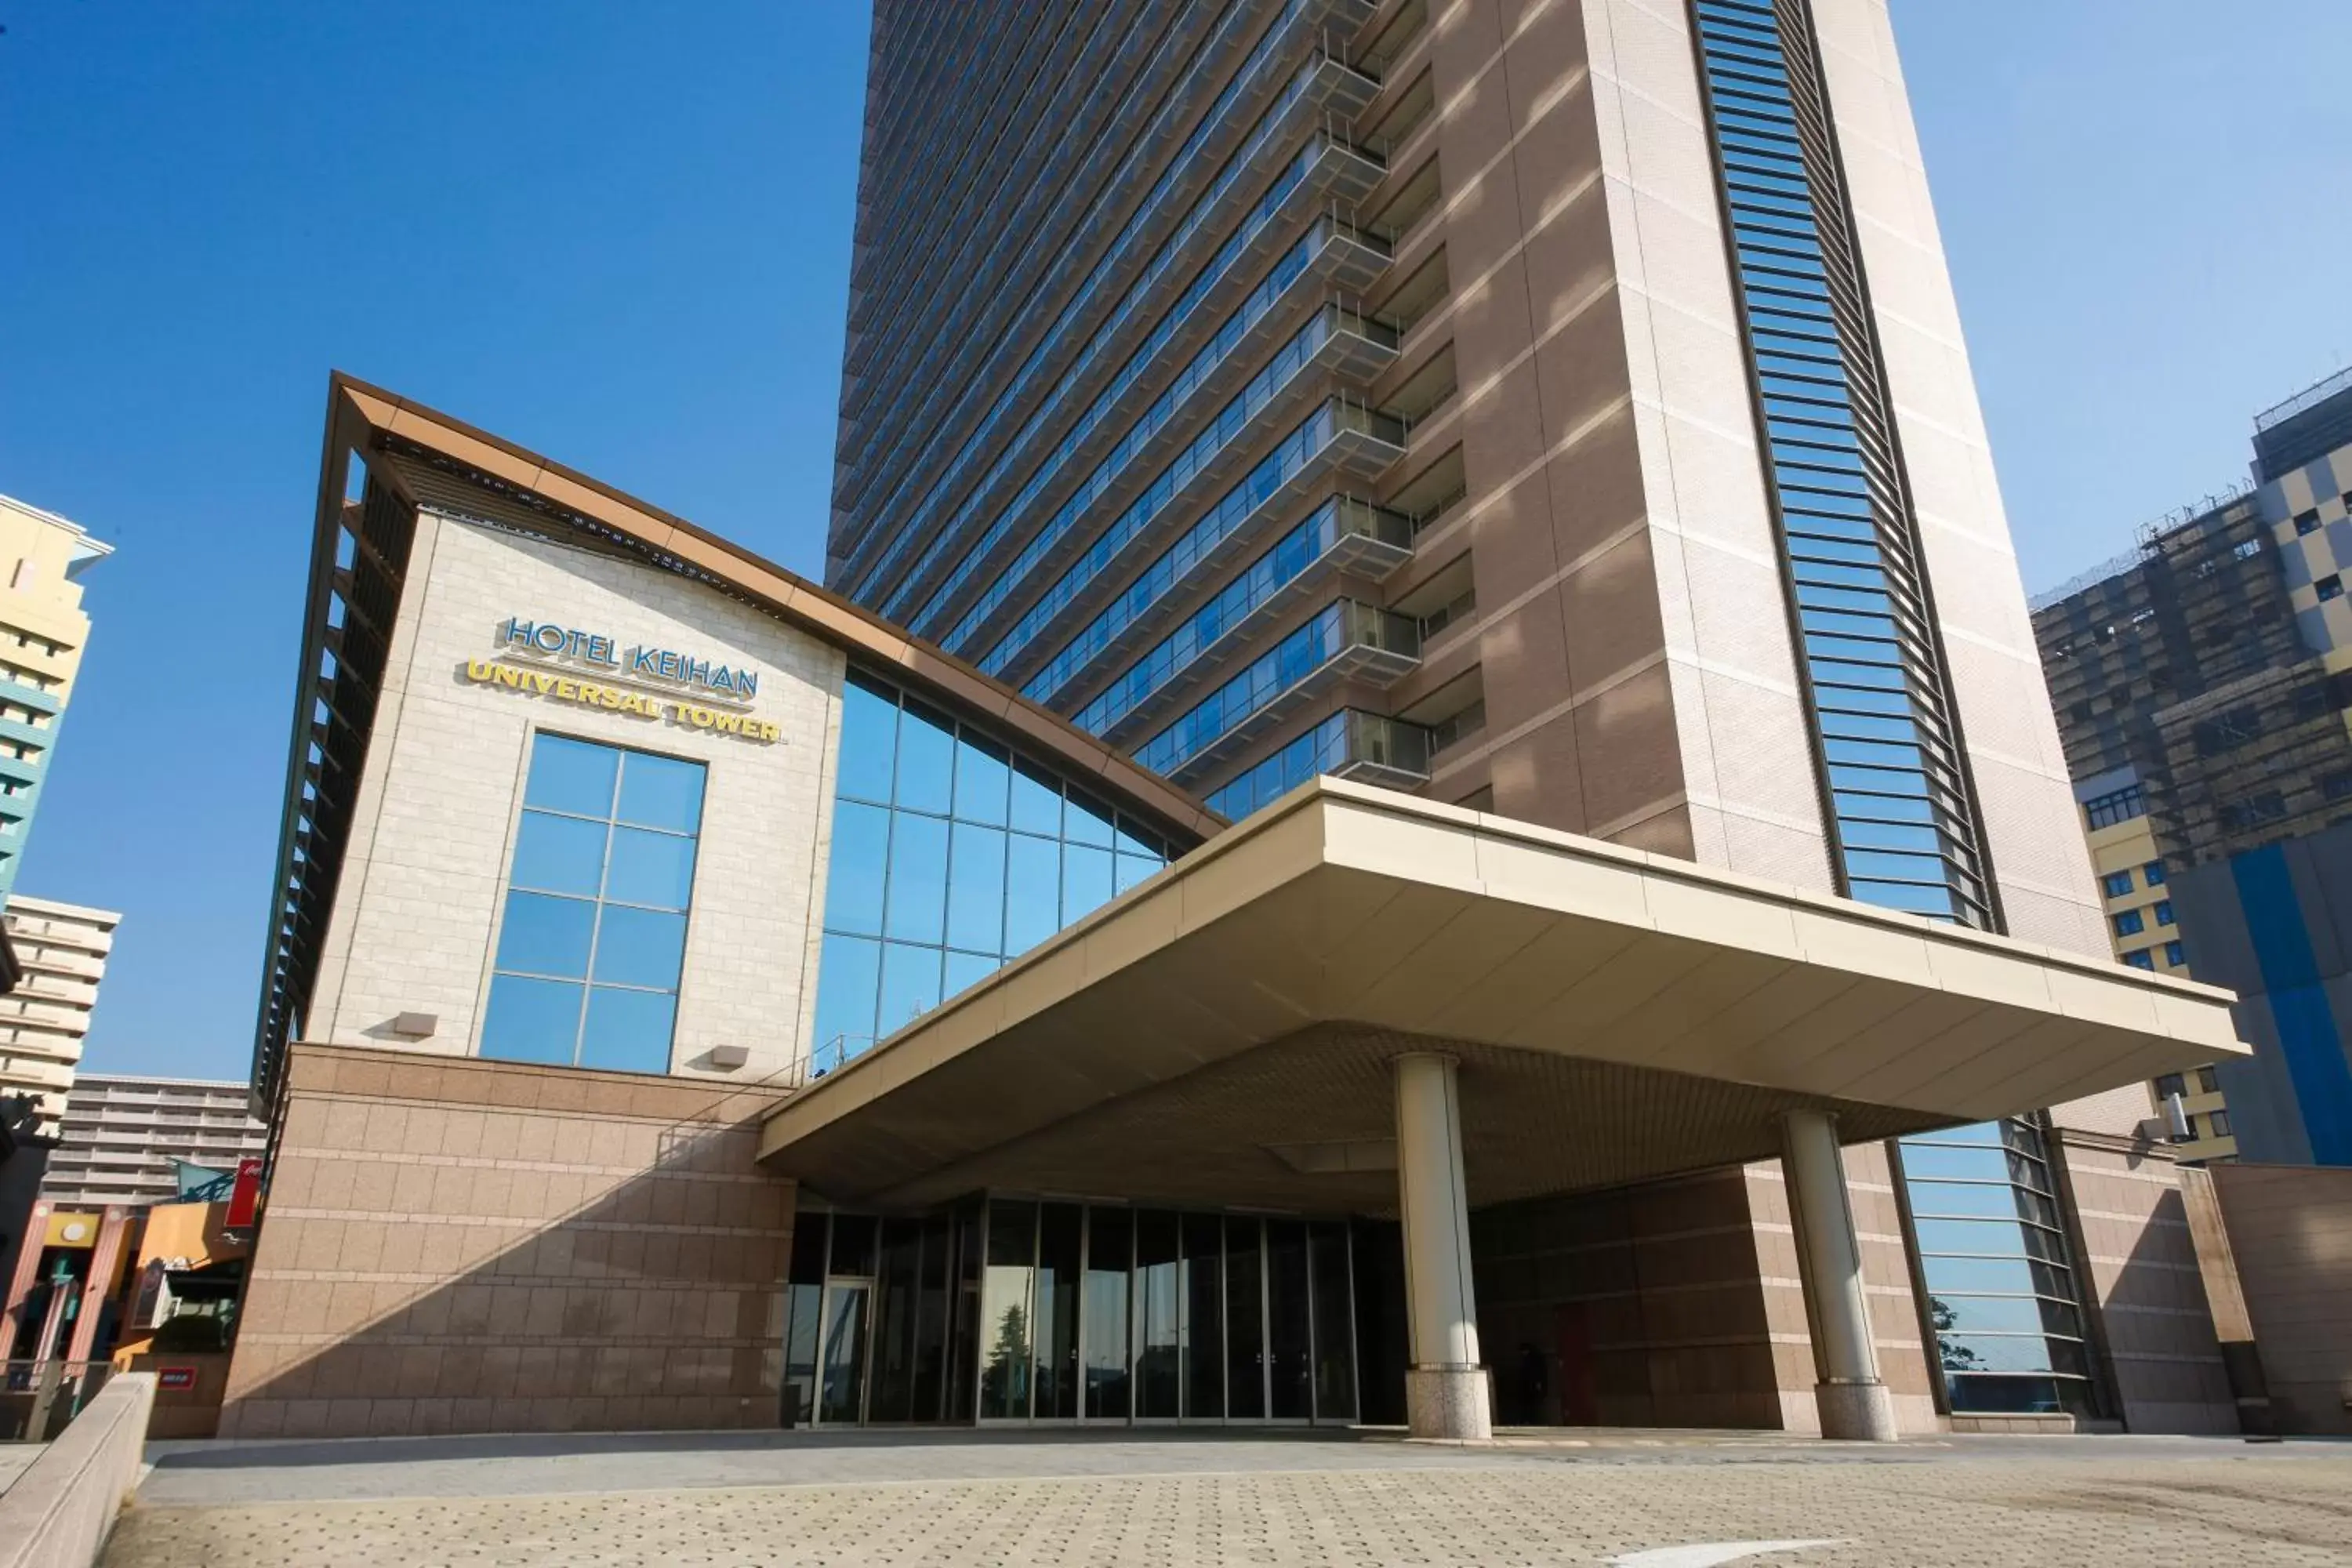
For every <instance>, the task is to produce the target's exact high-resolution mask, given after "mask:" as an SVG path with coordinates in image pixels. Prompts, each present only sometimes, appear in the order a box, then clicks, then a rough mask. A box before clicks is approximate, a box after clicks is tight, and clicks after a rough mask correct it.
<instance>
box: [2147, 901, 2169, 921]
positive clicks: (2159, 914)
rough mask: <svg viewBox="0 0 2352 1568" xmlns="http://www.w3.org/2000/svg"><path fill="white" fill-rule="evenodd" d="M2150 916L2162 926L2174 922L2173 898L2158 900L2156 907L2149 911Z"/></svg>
mask: <svg viewBox="0 0 2352 1568" xmlns="http://www.w3.org/2000/svg"><path fill="white" fill-rule="evenodd" d="M2148 918H2149V919H2151V920H2153V921H2156V923H2157V924H2158V925H2160V926H2168V925H2170V924H2172V900H2170V899H2158V900H2156V907H2155V908H2154V909H2152V910H2149V911H2148Z"/></svg>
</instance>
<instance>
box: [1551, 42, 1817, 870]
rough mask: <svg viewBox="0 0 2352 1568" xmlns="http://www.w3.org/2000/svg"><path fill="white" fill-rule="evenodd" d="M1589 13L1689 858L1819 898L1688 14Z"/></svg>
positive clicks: (1742, 354)
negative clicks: (1688, 833)
mask: <svg viewBox="0 0 2352 1568" xmlns="http://www.w3.org/2000/svg"><path fill="white" fill-rule="evenodd" d="M1560 9H1565V7H1560ZM1581 10H1582V23H1583V32H1584V36H1585V42H1586V47H1587V49H1588V51H1589V58H1590V61H1591V106H1592V113H1593V114H1594V116H1595V118H1596V120H1597V121H1598V125H1599V131H1600V151H1601V167H1602V170H1603V173H1604V175H1605V184H1604V189H1605V193H1606V201H1607V206H1608V212H1609V219H1610V235H1611V246H1612V258H1613V266H1614V269H1615V275H1616V280H1617V289H1616V298H1615V300H1614V312H1613V313H1614V314H1615V315H1616V317H1617V322H1616V325H1617V326H1618V328H1619V330H1620V331H1622V334H1623V338H1624V344H1625V355H1626V361H1627V363H1628V365H1629V367H1630V371H1631V387H1632V397H1633V426H1634V431H1635V436H1636V440H1637V443H1638V445H1639V447H1640V454H1641V458H1640V467H1641V485H1642V493H1643V497H1644V500H1645V507H1644V516H1645V522H1646V529H1645V535H1646V540H1645V548H1646V550H1647V552H1648V554H1649V555H1650V557H1651V558H1652V559H1653V560H1654V562H1655V563H1656V586H1655V593H1656V595H1657V602H1658V605H1659V611H1660V616H1661V627H1662V631H1663V637H1664V655H1665V661H1666V662H1665V675H1666V679H1667V682H1668V685H1669V687H1670V689H1671V690H1672V694H1673V702H1672V710H1673V714H1674V717H1675V721H1676V737H1677V741H1678V743H1679V748H1680V752H1679V763H1680V768H1679V771H1680V773H1681V775H1682V781H1683V786H1682V787H1683V790H1684V794H1685V800H1686V805H1685V811H1686V813H1687V816H1688V818H1689V822H1690V830H1691V853H1692V854H1693V856H1694V858H1696V859H1698V860H1700V861H1702V862H1704V863H1706V864H1708V865H1715V866H1725V867H1728V868H1731V869H1733V870H1737V871H1744V872H1747V873H1748V874H1750V875H1753V876H1759V877H1769V878H1771V879H1775V880H1778V881H1787V882H1793V883H1796V884H1797V885H1798V886H1800V887H1806V888H1812V889H1819V890H1821V891H1823V892H1826V891H1829V890H1830V889H1831V887H1832V882H1831V878H1830V868H1829V861H1828V839H1827V834H1826V828H1825V826H1824V824H1823V822H1822V798H1821V793H1820V790H1819V788H1818V786H1817V785H1816V784H1815V778H1814V775H1815V769H1814V763H1813V750H1812V742H1811V738H1810V734H1809V729H1808V725H1807V721H1806V717H1805V710H1804V705H1803V701H1802V700H1801V697H1800V695H1799V692H1798V678H1797V655H1796V647H1795V643H1794V638H1793V635H1792V632H1791V629H1790V620H1789V616H1788V615H1787V613H1786V610H1785V608H1784V606H1785V604H1786V590H1785V589H1784V587H1783V584H1782V574H1781V568H1780V550H1779V543H1778V542H1777V540H1776V538H1775V536H1774V524H1773V521H1772V513H1771V510H1770V505H1769V500H1767V497H1766V492H1765V480H1764V471H1763V465H1762V461H1761V458H1760V454H1759V450H1758V445H1757V426H1756V406H1755V399H1754V395H1753V392H1752V389H1751V386H1750V382H1749V376H1748V357H1747V351H1746V349H1745V347H1744V346H1743V343H1742V339H1741V331H1740V324H1739V316H1738V307H1737V305H1736V302H1735V301H1734V300H1733V297H1732V291H1731V282H1730V278H1729V275H1728V273H1727V270H1726V268H1725V265H1724V264H1725V262H1726V260H1727V255H1728V237H1727V235H1726V233H1725V231H1724V226H1723V220H1722V215H1721V205H1720V198H1719V196H1718V194H1717V179H1716V171H1715V156H1714V152H1713V149H1712V144H1711V142H1710V138H1709V135H1708V132H1707V128H1706V110H1705V107H1704V105H1703V103H1702V101H1701V97H1700V86H1699V77H1698V71H1697V67H1696V58H1697V57H1696V47H1695V44H1694V41H1693V39H1692V37H1691V33H1690V26H1689V18H1688V16H1687V14H1686V12H1685V9H1684V7H1683V6H1681V5H1655V4H1643V3H1639V0H1583V3H1582V6H1581ZM1565 499H1566V500H1568V502H1569V504H1570V505H1571V506H1573V505H1574V503H1575V498H1573V497H1569V498H1565ZM1612 760H1613V759H1612Z"/></svg>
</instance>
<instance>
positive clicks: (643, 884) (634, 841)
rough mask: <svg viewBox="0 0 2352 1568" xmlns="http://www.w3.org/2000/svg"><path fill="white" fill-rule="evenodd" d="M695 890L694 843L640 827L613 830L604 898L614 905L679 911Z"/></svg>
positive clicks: (606, 868)
mask: <svg viewBox="0 0 2352 1568" xmlns="http://www.w3.org/2000/svg"><path fill="white" fill-rule="evenodd" d="M693 890H694V840H693V838H692V837H688V836H687V835H685V834H678V833H656V832H653V831H651V830H650V829H647V828H643V827H615V828H614V829H613V849H612V856H611V858H610V860H609V861H608V862H607V863H606V866H605V869H604V897H606V898H607V899H610V900H613V901H614V902H615V903H623V904H645V905H646V906H648V907H650V908H653V909H656V910H682V909H684V908H686V900H687V897H688V894H690V893H691V892H692V891H693Z"/></svg>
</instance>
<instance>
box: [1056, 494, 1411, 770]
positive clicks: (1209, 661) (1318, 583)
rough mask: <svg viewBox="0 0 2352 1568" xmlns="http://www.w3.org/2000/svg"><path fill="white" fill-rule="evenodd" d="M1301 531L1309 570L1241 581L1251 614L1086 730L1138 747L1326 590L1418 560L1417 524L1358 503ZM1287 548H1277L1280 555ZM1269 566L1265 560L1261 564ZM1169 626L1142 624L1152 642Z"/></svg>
mask: <svg viewBox="0 0 2352 1568" xmlns="http://www.w3.org/2000/svg"><path fill="white" fill-rule="evenodd" d="M1299 528H1300V531H1305V532H1307V538H1308V542H1309V543H1310V545H1311V546H1312V547H1313V548H1314V553H1313V554H1312V556H1311V557H1310V558H1309V559H1307V561H1306V562H1305V563H1304V564H1303V565H1301V566H1300V567H1299V568H1298V569H1297V570H1296V571H1295V572H1294V573H1293V574H1291V575H1289V576H1287V577H1282V578H1278V579H1272V580H1269V581H1267V582H1266V583H1265V584H1263V585H1262V586H1259V585H1249V586H1247V587H1244V584H1246V581H1247V574H1244V577H1242V578H1237V579H1235V587H1236V588H1243V591H1244V592H1245V593H1246V595H1247V604H1246V607H1243V608H1240V609H1239V610H1238V611H1237V613H1235V614H1234V617H1233V618H1232V619H1231V620H1230V621H1227V622H1225V623H1224V624H1223V626H1220V627H1219V628H1218V629H1217V630H1216V631H1215V632H1214V633H1213V635H1211V636H1210V637H1207V639H1206V640H1204V641H1203V642H1202V644H1201V646H1200V648H1199V651H1198V652H1197V653H1196V654H1194V655H1193V656H1192V658H1189V659H1187V660H1185V661H1184V662H1182V663H1181V665H1179V666H1177V667H1176V668H1172V669H1171V670H1170V671H1169V672H1168V676H1167V679H1164V680H1162V681H1161V682H1160V684H1159V685H1158V686H1156V687H1155V688H1153V689H1151V691H1150V693H1149V694H1148V695H1146V696H1144V697H1142V698H1140V699H1139V700H1136V701H1135V702H1134V703H1133V704H1132V705H1131V706H1130V707H1129V708H1128V709H1127V710H1125V711H1124V712H1121V713H1118V715H1117V716H1116V717H1113V718H1108V720H1107V721H1106V723H1105V725H1104V727H1103V728H1102V729H1100V730H1096V729H1095V728H1094V726H1093V725H1092V724H1090V723H1089V722H1088V721H1087V714H1086V713H1084V712H1082V713H1081V714H1080V715H1079V719H1078V725H1079V728H1081V729H1085V730H1088V731H1091V732H1093V733H1097V734H1100V735H1101V736H1102V737H1103V738H1104V739H1106V740H1108V741H1110V742H1113V743H1114V744H1117V745H1120V746H1125V745H1128V744H1129V743H1131V742H1133V740H1134V739H1135V737H1136V736H1138V735H1139V734H1141V733H1142V732H1143V731H1145V730H1146V729H1147V728H1148V727H1149V726H1150V724H1151V723H1152V722H1153V721H1155V720H1156V719H1158V718H1159V717H1160V716H1161V715H1163V714H1165V713H1167V712H1168V711H1169V710H1171V709H1172V708H1174V707H1175V706H1176V704H1177V703H1178V702H1180V701H1181V700H1182V699H1183V697H1184V695H1185V693H1186V692H1187V691H1189V690H1192V689H1195V688H1196V687H1197V686H1198V685H1199V684H1200V682H1202V680H1204V679H1208V678H1210V677H1211V676H1213V674H1215V672H1216V671H1217V670H1219V669H1220V668H1223V667H1225V666H1227V665H1229V664H1231V663H1233V662H1234V660H1235V659H1236V658H1240V657H1242V655H1243V654H1244V652H1245V650H1247V649H1248V648H1249V647H1252V646H1253V645H1255V644H1257V643H1259V642H1261V641H1262V640H1263V639H1264V637H1265V635H1266V633H1267V632H1268V631H1269V629H1270V628H1272V627H1273V626H1275V625H1276V624H1277V623H1278V622H1279V621H1280V620H1281V619H1282V618H1283V617H1284V616H1286V615H1287V614H1288V613H1289V612H1290V611H1291V610H1293V609H1295V608H1296V607H1297V605H1298V604H1299V603H1300V601H1302V600H1304V599H1306V598H1307V597H1308V596H1309V595H1312V594H1314V593H1315V592H1316V591H1317V590H1318V588H1322V587H1325V586H1328V584H1331V583H1332V582H1334V581H1335V580H1337V579H1339V578H1340V577H1343V576H1347V577H1357V578H1361V579H1365V580H1367V581H1375V582H1376V581H1378V580H1379V579H1381V578H1382V577H1385V576H1387V575H1388V574H1390V573H1391V572H1393V571H1395V570H1396V569H1397V568H1398V567H1400V566H1402V565H1403V564H1404V563H1406V562H1408V561H1410V560H1412V522H1411V521H1409V520H1408V519H1406V518H1404V517H1403V516H1402V515H1400V514H1399V513H1396V512H1392V511H1390V510H1387V509H1386V508H1384V507H1378V506H1374V505H1372V504H1371V503H1370V501H1364V500H1357V499H1356V498H1355V497H1353V496H1334V497H1332V498H1331V499H1330V500H1328V501H1326V502H1324V503H1323V505H1322V507H1321V508H1319V509H1318V510H1317V511H1316V513H1315V514H1314V515H1313V516H1310V517H1309V518H1308V519H1307V521H1306V522H1304V523H1302V524H1300V525H1299ZM1282 548H1283V546H1276V550H1277V551H1278V550H1280V549H1282ZM1219 559H1220V557H1219V556H1218V555H1214V554H1213V555H1211V556H1209V557H1206V558H1204V559H1202V561H1201V562H1199V563H1197V565H1196V567H1195V574H1209V573H1212V572H1213V570H1214V568H1215V567H1216V566H1217V564H1218V563H1219ZM1266 559H1267V558H1265V557H1262V558H1261V563H1260V564H1261V565H1262V564H1263V563H1265V560H1266ZM1259 569H1260V566H1259V565H1253V566H1252V567H1251V568H1250V572H1251V573H1255V572H1257V571H1258V570H1259ZM1184 582H1185V579H1179V580H1178V581H1177V582H1176V583H1174V584H1171V586H1170V591H1169V593H1168V594H1166V595H1163V596H1162V598H1161V600H1160V604H1161V605H1171V604H1174V603H1177V602H1180V600H1179V595H1178V590H1180V589H1181V588H1182V587H1183V585H1184ZM1164 619H1165V617H1164V616H1149V617H1139V621H1138V624H1139V626H1142V627H1143V630H1144V633H1145V635H1148V633H1149V629H1150V626H1152V625H1154V624H1157V623H1159V622H1160V621H1162V620H1164ZM1137 640H1138V638H1137V637H1134V636H1129V635H1122V636H1121V637H1118V638H1117V639H1115V641H1114V643H1113V645H1112V646H1111V647H1110V648H1107V649H1106V650H1105V655H1104V659H1097V660H1096V661H1095V663H1096V664H1097V666H1099V665H1100V664H1101V663H1103V662H1104V660H1105V659H1108V658H1109V657H1111V656H1112V653H1113V651H1114V650H1115V649H1116V648H1117V647H1119V646H1132V645H1133V644H1134V643H1135V642H1136V641H1137Z"/></svg>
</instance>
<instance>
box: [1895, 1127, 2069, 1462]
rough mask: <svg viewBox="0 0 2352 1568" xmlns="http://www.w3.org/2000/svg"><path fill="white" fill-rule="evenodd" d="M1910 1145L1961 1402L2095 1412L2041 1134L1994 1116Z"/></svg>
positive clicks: (1945, 1350)
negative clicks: (1970, 1125) (1977, 1123)
mask: <svg viewBox="0 0 2352 1568" xmlns="http://www.w3.org/2000/svg"><path fill="white" fill-rule="evenodd" d="M1902 1150H1903V1177H1904V1191H1905V1193H1906V1198H1907V1201H1908V1203H1909V1205H1910V1209H1911V1224H1912V1227H1913V1230H1914V1233H1915V1234H1916V1237H1917V1241H1918V1250H1919V1267H1920V1270H1921V1272H1922V1273H1923V1274H1924V1275H1925V1276H1926V1279H1927V1310H1928V1313H1929V1316H1930V1317H1931V1318H1932V1320H1933V1321H1934V1325H1935V1330H1936V1339H1937V1351H1938V1353H1939V1355H1940V1358H1941V1361H1942V1366H1943V1374H1944V1389H1945V1393H1946V1395H1947V1397H1948V1399H1949V1401H1950V1405H1951V1408H1952V1410H1953V1411H1955V1412H1957V1413H1961V1414H1966V1413H1969V1412H1984V1413H2016V1412H2052V1413H2055V1412H2061V1411H2063V1412H2071V1413H2073V1414H2075V1415H2094V1414H2095V1409H2094V1408H2093V1399H2092V1394H2091V1358H2090V1354H2089V1352H2088V1350H2087V1349H2086V1348H2085V1346H2084V1337H2083V1323H2082V1312H2081V1309H2080V1308H2079V1306H2078V1305H2077V1303H2078V1301H2079V1300H2081V1298H2080V1297H2078V1296H2077V1295H2076V1294H2075V1280H2074V1268H2073V1265H2072V1262H2071V1259H2070V1258H2069V1254H2068V1249H2067V1246H2066V1238H2065V1235H2064V1231H2063V1226H2061V1225H2060V1222H2059V1214H2058V1199H2057V1195H2056V1189H2055V1187H2054V1186H2053V1184H2052V1181H2051V1177H2050V1163H2049V1159H2048V1156H2047V1153H2046V1152H2045V1150H2044V1149H2043V1146H2042V1133H2041V1130H2040V1129H2038V1128H2036V1127H2035V1126H2033V1125H2032V1123H2030V1122H2026V1121H2002V1122H1988V1123H1985V1124H1982V1125H1979V1126H1976V1127H1961V1128H1956V1129H1954V1130H1952V1131H1948V1132H1935V1133H1929V1134H1927V1135H1925V1136H1922V1137H1916V1138H1906V1139H1905V1140H1904V1141H1903V1143H1902Z"/></svg>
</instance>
